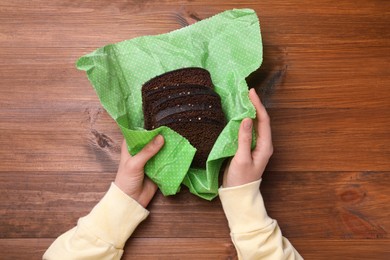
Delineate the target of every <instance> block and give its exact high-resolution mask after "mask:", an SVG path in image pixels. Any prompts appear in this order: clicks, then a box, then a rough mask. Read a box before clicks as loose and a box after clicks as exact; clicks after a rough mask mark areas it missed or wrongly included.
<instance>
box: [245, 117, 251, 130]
mask: <svg viewBox="0 0 390 260" xmlns="http://www.w3.org/2000/svg"><path fill="white" fill-rule="evenodd" d="M244 127H245V129H247V130H250V129H252V119H245V121H244Z"/></svg>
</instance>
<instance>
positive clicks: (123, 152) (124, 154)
mask: <svg viewBox="0 0 390 260" xmlns="http://www.w3.org/2000/svg"><path fill="white" fill-rule="evenodd" d="M130 157H131V155H130V154H129V150H128V149H127V143H126V139H123V142H122V146H121V161H123V162H125V161H126V160H127V159H129V158H130Z"/></svg>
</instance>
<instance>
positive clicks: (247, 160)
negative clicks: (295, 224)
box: [222, 89, 273, 188]
mask: <svg viewBox="0 0 390 260" xmlns="http://www.w3.org/2000/svg"><path fill="white" fill-rule="evenodd" d="M249 98H250V100H251V101H252V103H253V105H254V106H255V108H256V119H255V120H254V122H253V121H252V119H250V118H245V119H244V120H242V122H241V126H240V129H239V133H238V149H237V152H236V154H235V156H234V157H233V158H232V159H231V161H230V162H229V164H228V165H227V166H226V168H225V172H224V176H223V184H222V186H223V187H224V188H227V187H233V186H239V185H243V184H247V183H250V182H254V181H257V180H259V179H260V178H261V176H262V175H263V172H264V169H265V167H266V166H267V163H268V160H269V158H270V157H271V155H272V153H273V146H272V138H271V126H270V119H269V116H268V114H267V111H266V110H265V108H264V106H263V104H261V101H260V98H259V96H258V95H257V94H256V91H255V90H254V89H251V90H250V91H249ZM253 127H254V128H255V133H256V147H255V148H254V149H253V151H252V150H251V144H252V128H253Z"/></svg>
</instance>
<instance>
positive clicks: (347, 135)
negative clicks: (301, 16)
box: [0, 103, 390, 172]
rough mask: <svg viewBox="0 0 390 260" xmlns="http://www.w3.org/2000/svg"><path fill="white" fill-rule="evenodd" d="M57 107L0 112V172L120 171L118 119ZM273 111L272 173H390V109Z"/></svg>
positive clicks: (99, 111)
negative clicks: (0, 158)
mask: <svg viewBox="0 0 390 260" xmlns="http://www.w3.org/2000/svg"><path fill="white" fill-rule="evenodd" d="M52 106H53V109H52V110H49V109H43V108H37V109H29V110H26V109H18V108H12V109H2V110H0V129H1V131H2V135H0V145H1V146H2V147H8V149H7V150H0V155H1V157H2V163H1V164H0V171H36V170H39V171H92V172H96V171H109V172H112V171H116V167H117V162H118V158H119V147H120V143H121V141H122V137H121V133H120V132H119V130H118V127H117V125H116V124H115V122H114V121H113V119H111V118H110V117H109V116H108V114H107V113H106V112H104V111H103V109H102V108H101V107H99V105H97V106H96V107H89V108H88V106H87V107H84V105H78V104H77V103H73V104H72V103H68V105H66V103H63V104H62V105H61V104H58V106H57V107H56V106H55V105H54V104H53V105H52ZM73 106H75V107H73ZM80 106H81V107H80ZM269 113H270V116H271V120H272V130H273V143H274V147H275V152H274V155H273V157H272V158H271V162H270V164H269V166H268V169H269V170H272V171H386V170H388V169H389V167H390V162H389V160H388V158H389V154H390V135H389V127H390V110H389V109H386V108H381V109H379V108H378V109H377V108H366V109H364V110H363V111H362V110H360V109H276V108H275V109H274V108H270V109H269ZM97 161H98V162H99V163H97ZM69 162H72V163H69Z"/></svg>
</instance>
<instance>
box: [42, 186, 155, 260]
mask: <svg viewBox="0 0 390 260" xmlns="http://www.w3.org/2000/svg"><path fill="white" fill-rule="evenodd" d="M148 214H149V211H147V210H146V209H144V208H143V207H142V206H141V205H139V204H138V203H137V202H136V201H135V200H133V199H132V198H131V197H129V196H128V195H126V194H125V193H124V192H122V191H121V190H120V189H119V188H118V187H117V186H116V185H115V184H114V183H112V184H111V187H110V189H109V190H108V192H107V193H106V194H105V196H104V197H103V198H102V200H101V201H100V202H99V203H98V204H97V205H96V206H95V207H94V208H93V209H92V211H91V213H89V214H88V215H87V216H85V217H83V218H80V219H79V221H78V223H77V226H76V227H74V228H73V229H71V230H69V231H67V232H66V233H64V234H62V235H61V236H60V237H58V238H57V239H56V240H55V241H54V242H53V244H52V245H51V246H50V247H49V249H47V251H46V252H45V254H44V255H43V259H120V258H121V256H122V254H123V247H124V245H125V243H126V240H127V239H128V238H129V237H130V235H131V234H132V233H133V232H134V230H135V228H136V227H137V226H138V224H139V223H140V222H141V221H143V220H144V219H145V218H146V217H147V216H148Z"/></svg>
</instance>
